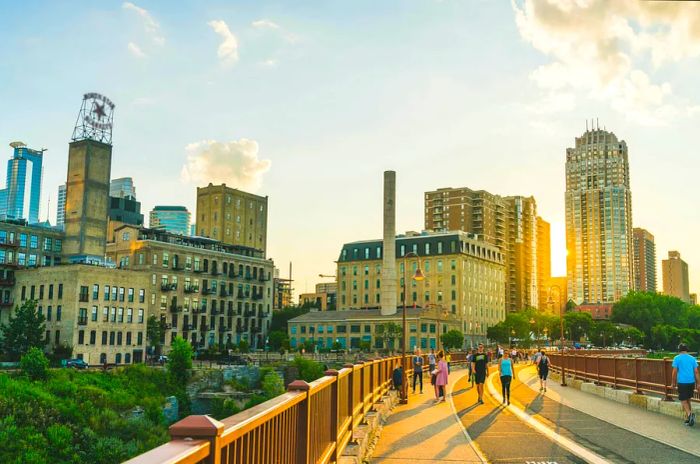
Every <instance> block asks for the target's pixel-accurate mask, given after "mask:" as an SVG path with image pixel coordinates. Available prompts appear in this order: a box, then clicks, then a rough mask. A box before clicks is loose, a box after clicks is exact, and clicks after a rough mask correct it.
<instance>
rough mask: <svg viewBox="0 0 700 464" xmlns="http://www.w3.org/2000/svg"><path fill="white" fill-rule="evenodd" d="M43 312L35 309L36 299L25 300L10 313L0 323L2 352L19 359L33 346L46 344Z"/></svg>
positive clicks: (37, 346)
mask: <svg viewBox="0 0 700 464" xmlns="http://www.w3.org/2000/svg"><path fill="white" fill-rule="evenodd" d="M45 321H46V318H44V315H43V314H39V312H38V311H37V310H36V301H34V300H27V301H25V302H24V303H22V305H21V306H17V307H16V308H15V311H14V313H13V314H10V317H9V320H8V323H7V324H2V325H0V334H1V336H2V347H3V352H4V353H5V355H7V357H8V358H9V359H10V360H12V361H17V360H19V359H20V358H21V357H22V355H24V354H25V353H27V352H29V350H30V349H31V348H33V347H36V348H43V347H44V345H46V339H45V338H44V333H45V331H46V326H45V323H44V322H45Z"/></svg>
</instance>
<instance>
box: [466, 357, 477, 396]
mask: <svg viewBox="0 0 700 464" xmlns="http://www.w3.org/2000/svg"><path fill="white" fill-rule="evenodd" d="M474 352H475V350H474V349H472V350H470V351H469V353H467V371H468V373H469V382H470V383H471V385H472V388H474V371H473V370H472V359H473V358H474Z"/></svg>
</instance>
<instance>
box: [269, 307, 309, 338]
mask: <svg viewBox="0 0 700 464" xmlns="http://www.w3.org/2000/svg"><path fill="white" fill-rule="evenodd" d="M309 311H310V308H309V307H297V306H290V307H287V308H282V309H281V310H279V311H275V312H273V313H272V321H271V322H270V331H273V330H281V331H282V332H284V333H289V332H288V330H287V323H288V322H289V320H290V319H294V318H295V317H298V316H301V315H302V314H306V313H308V312H309Z"/></svg>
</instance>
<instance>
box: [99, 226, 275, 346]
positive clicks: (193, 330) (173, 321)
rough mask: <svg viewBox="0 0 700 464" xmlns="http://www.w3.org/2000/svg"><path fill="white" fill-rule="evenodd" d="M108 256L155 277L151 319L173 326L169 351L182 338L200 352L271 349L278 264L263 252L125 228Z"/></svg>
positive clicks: (168, 338)
mask: <svg viewBox="0 0 700 464" xmlns="http://www.w3.org/2000/svg"><path fill="white" fill-rule="evenodd" d="M107 256H108V257H109V258H111V259H112V260H113V261H114V262H115V263H116V264H117V266H118V268H120V269H133V270H135V271H140V272H146V273H147V274H148V276H149V282H148V286H147V290H148V293H149V295H150V298H151V300H150V302H149V314H153V315H155V316H156V317H157V318H159V319H160V320H161V321H163V323H164V324H165V326H166V339H165V350H166V351H168V350H169V347H170V344H171V342H172V340H173V339H174V338H175V337H176V336H178V335H180V336H182V337H183V338H185V339H186V340H189V341H190V343H191V344H192V346H194V347H195V348H205V347H209V346H213V345H218V346H219V347H222V348H223V347H227V346H229V347H230V346H231V345H232V344H234V343H239V342H240V341H241V340H245V341H247V342H249V343H250V345H251V346H252V347H255V348H257V347H259V348H262V347H263V346H264V341H265V337H266V335H267V332H268V329H269V325H270V321H271V319H272V298H273V295H272V280H271V277H272V275H273V269H274V263H273V262H272V261H271V260H268V259H264V257H263V255H262V252H260V251H259V250H255V249H252V248H247V247H240V246H234V245H226V244H223V243H221V242H218V241H216V240H212V239H207V238H203V237H188V236H183V235H179V234H171V233H168V232H165V231H162V230H154V229H144V228H140V227H136V226H130V225H124V226H121V227H120V228H118V229H117V230H115V232H114V242H112V243H110V244H109V245H108V247H107Z"/></svg>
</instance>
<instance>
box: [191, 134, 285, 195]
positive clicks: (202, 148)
mask: <svg viewBox="0 0 700 464" xmlns="http://www.w3.org/2000/svg"><path fill="white" fill-rule="evenodd" d="M185 150H186V151H187V162H186V163H185V165H183V166H182V173H181V177H182V180H183V182H186V183H196V184H200V185H206V184H208V183H210V182H211V183H215V184H217V183H225V184H227V185H228V186H230V187H235V188H241V189H246V190H253V191H255V190H257V189H258V188H260V185H261V184H262V177H263V174H265V172H267V171H268V170H269V169H270V166H271V164H272V162H271V161H270V160H261V159H259V158H258V143H257V142H256V141H254V140H248V139H240V140H232V141H230V142H217V141H215V140H204V141H201V142H195V143H191V144H189V145H187V147H185Z"/></svg>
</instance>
